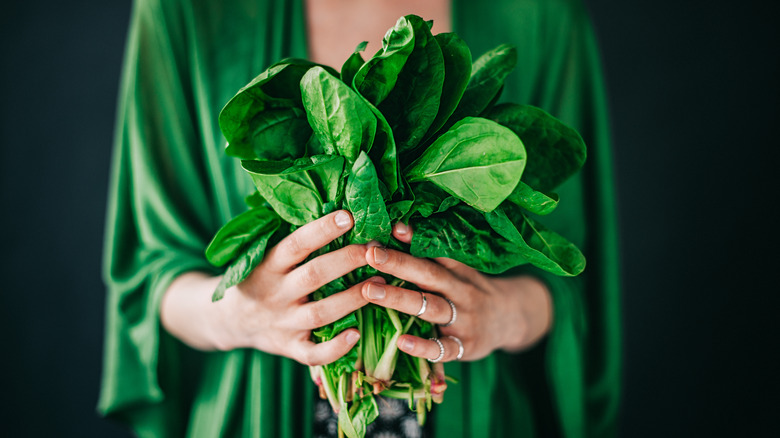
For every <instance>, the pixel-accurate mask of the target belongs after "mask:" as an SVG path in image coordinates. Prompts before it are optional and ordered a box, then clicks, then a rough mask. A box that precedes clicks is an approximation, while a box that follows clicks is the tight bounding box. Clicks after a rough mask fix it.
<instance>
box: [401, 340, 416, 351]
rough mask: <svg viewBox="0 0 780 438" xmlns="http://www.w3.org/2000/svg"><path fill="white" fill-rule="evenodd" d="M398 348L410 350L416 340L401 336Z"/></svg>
mask: <svg viewBox="0 0 780 438" xmlns="http://www.w3.org/2000/svg"><path fill="white" fill-rule="evenodd" d="M398 348H400V349H401V350H404V351H409V350H411V349H412V348H414V341H413V340H411V339H409V338H401V339H399V340H398Z"/></svg>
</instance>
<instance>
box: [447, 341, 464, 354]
mask: <svg viewBox="0 0 780 438" xmlns="http://www.w3.org/2000/svg"><path fill="white" fill-rule="evenodd" d="M447 337H448V338H450V339H452V340H453V341H455V342H457V343H458V355H457V356H455V360H460V359H461V358H462V357H463V342H461V341H460V339H458V338H456V337H455V336H447Z"/></svg>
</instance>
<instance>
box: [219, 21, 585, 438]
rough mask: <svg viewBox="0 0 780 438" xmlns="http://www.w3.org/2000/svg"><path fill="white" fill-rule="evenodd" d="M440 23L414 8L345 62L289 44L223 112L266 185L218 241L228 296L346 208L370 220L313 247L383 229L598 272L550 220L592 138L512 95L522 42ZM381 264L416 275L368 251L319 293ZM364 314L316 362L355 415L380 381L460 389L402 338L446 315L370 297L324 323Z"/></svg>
mask: <svg viewBox="0 0 780 438" xmlns="http://www.w3.org/2000/svg"><path fill="white" fill-rule="evenodd" d="M431 25H432V24H431V23H430V22H426V21H424V20H423V19H422V18H420V17H417V16H414V15H409V16H406V17H402V18H400V19H399V20H398V22H397V24H396V25H395V26H394V27H393V28H392V29H390V30H389V31H388V32H387V34H386V35H385V38H384V40H383V45H382V49H381V50H379V51H378V52H377V53H376V54H375V55H374V56H373V57H371V58H370V59H368V60H364V59H363V57H362V55H361V52H362V51H363V50H364V49H365V43H362V44H361V45H359V46H358V47H357V49H356V50H355V52H354V53H353V54H352V55H351V56H350V57H349V58H348V59H347V60H346V62H345V63H344V64H343V66H342V67H341V71H340V72H337V71H336V70H334V69H333V68H331V67H327V66H323V65H318V64H315V63H312V62H310V61H306V60H301V59H284V60H282V61H279V62H278V63H276V64H274V65H272V66H271V67H270V68H268V70H266V71H265V72H263V73H262V74H261V75H259V76H258V77H256V78H255V79H254V80H252V81H251V82H250V83H249V84H247V85H246V86H245V87H243V88H242V89H241V90H239V92H238V93H237V94H236V95H235V96H234V97H233V98H232V99H231V100H230V101H229V102H228V103H227V105H226V106H225V107H224V109H223V110H222V112H221V113H220V116H219V124H220V128H221V129H222V132H223V134H224V136H225V137H226V139H227V141H228V146H227V148H226V153H227V154H229V155H231V156H233V157H236V158H239V159H241V160H242V161H241V165H242V167H243V169H244V170H246V172H247V173H248V174H249V175H250V176H251V178H252V180H253V181H254V184H255V186H256V187H257V191H256V192H255V193H253V194H252V195H250V196H249V197H248V198H247V205H248V206H249V210H248V211H246V212H245V213H243V214H241V215H239V216H237V217H235V218H234V219H232V220H231V221H230V222H228V223H227V224H226V225H225V226H224V227H223V228H222V229H221V230H219V232H218V233H217V235H216V236H215V237H214V240H213V241H212V242H211V244H210V245H209V247H208V248H207V250H206V255H207V257H208V259H209V260H210V262H211V263H213V264H214V265H216V266H219V267H222V266H227V268H226V271H225V275H224V276H223V278H222V281H221V282H220V283H219V286H218V287H217V290H216V291H215V292H214V296H213V299H214V300H215V301H216V300H219V299H220V298H222V296H223V294H224V292H225V290H226V289H227V288H229V287H231V286H233V285H236V284H238V283H240V282H241V281H243V280H244V279H245V278H246V277H247V275H248V274H249V273H250V272H251V270H252V269H253V268H254V267H255V266H257V264H258V263H260V261H261V260H262V258H263V254H264V252H265V250H266V248H268V247H269V246H270V245H273V244H275V243H276V242H278V241H279V240H280V239H281V238H283V237H284V236H286V235H288V234H289V233H291V232H292V231H294V230H295V229H296V228H297V227H299V226H301V225H304V224H306V223H308V222H310V221H313V220H315V219H317V218H319V217H321V216H322V215H324V214H327V213H329V212H331V211H334V210H337V209H341V208H344V209H347V210H349V211H351V212H352V214H353V217H354V222H355V224H354V228H353V229H352V230H351V231H350V232H349V233H348V234H347V235H345V236H342V237H341V238H339V239H337V240H336V241H334V242H332V243H331V244H329V245H328V246H326V247H325V248H323V249H322V250H320V251H318V252H317V253H316V254H313V255H312V257H314V256H317V255H319V254H322V253H324V252H328V251H333V250H335V249H337V248H339V247H343V246H346V245H349V244H354V243H367V242H370V241H372V240H376V241H379V242H381V243H382V244H383V245H386V246H388V247H391V248H395V249H399V250H403V251H408V252H410V253H411V254H413V255H415V256H418V257H450V258H453V259H455V260H458V261H460V262H463V263H465V264H467V265H469V266H471V267H473V268H476V269H478V270H480V271H482V272H485V273H489V274H499V273H502V272H504V271H506V270H507V269H509V268H512V267H515V266H518V265H521V264H525V263H531V264H533V265H535V266H538V267H540V268H542V269H545V270H547V271H549V272H552V273H554V274H557V275H565V276H574V275H577V274H579V273H580V272H582V270H583V269H584V267H585V258H584V257H583V255H582V253H581V252H580V251H579V250H578V249H577V247H576V246H574V245H573V244H572V243H570V242H569V241H567V240H566V239H565V238H564V237H562V236H560V235H559V234H557V233H555V232H554V231H552V230H549V229H547V228H545V227H544V226H543V225H542V224H541V223H540V222H539V221H538V219H537V218H538V216H541V215H545V214H548V213H550V212H551V211H553V210H554V209H555V208H556V206H557V205H558V202H559V198H558V196H557V195H556V194H554V193H553V192H552V190H553V189H555V187H556V186H558V185H559V184H561V183H562V182H563V181H564V180H566V179H567V178H569V177H570V176H571V175H572V174H574V173H575V172H576V171H577V170H578V169H579V168H580V167H581V166H582V164H583V162H584V160H585V145H584V143H583V141H582V138H581V137H580V136H579V134H578V133H577V132H576V131H574V130H573V129H571V128H569V127H567V126H565V125H564V124H563V123H561V122H560V121H558V120H557V119H555V118H554V117H552V116H550V115H549V114H547V113H546V112H544V111H542V110H541V109H538V108H535V107H532V106H528V105H517V104H496V102H497V100H498V99H499V96H500V94H501V90H502V87H503V84H504V80H505V78H506V77H507V75H508V74H509V73H510V72H511V71H512V70H513V68H514V66H515V64H516V60H517V54H516V51H515V49H514V48H513V47H511V46H507V45H502V46H499V47H497V48H495V49H493V50H491V51H489V52H488V53H486V54H484V55H482V56H481V57H479V58H478V59H477V60H475V61H473V62H472V57H471V52H470V50H469V48H468V46H467V45H466V44H465V43H464V41H463V40H462V39H461V38H459V37H458V36H457V35H456V34H454V33H441V34H437V35H433V34H432V33H431ZM397 221H403V222H405V223H411V224H412V226H413V228H414V230H415V232H414V237H413V240H412V242H411V244H410V245H404V244H402V243H400V242H398V241H396V240H394V239H392V237H391V226H392V224H393V223H395V222H397ZM378 274H379V275H383V276H384V277H385V278H386V280H387V281H388V282H389V283H391V284H396V285H397V284H401V283H402V282H401V281H400V280H398V279H395V278H390V277H389V276H387V275H384V274H381V273H378V272H377V271H376V270H375V269H373V268H371V267H369V266H366V267H363V268H360V269H358V270H356V271H353V272H351V273H350V274H348V275H346V276H344V277H342V278H339V279H338V280H335V281H333V282H331V283H330V284H328V285H326V286H325V287H323V288H321V289H320V290H317V291H316V292H314V293H313V294H312V297H311V298H312V299H314V300H318V299H322V298H324V297H327V296H329V295H331V294H334V293H338V292H340V291H343V290H345V289H347V288H349V287H350V286H352V285H354V284H357V283H359V282H361V281H363V280H365V279H367V278H369V277H370V276H373V275H378ZM404 287H407V288H412V289H414V288H415V286H414V285H411V284H406V285H404ZM349 327H357V328H358V329H359V330H360V333H361V339H360V341H359V342H358V344H357V345H356V346H355V347H354V348H353V349H352V351H350V353H349V354H347V355H346V356H344V357H342V358H341V359H339V360H337V361H336V362H334V363H332V364H329V365H325V366H322V367H313V368H312V374H313V377H314V378H315V380H316V381H317V382H318V383H319V384H320V387H321V389H322V392H323V393H324V395H325V396H327V398H328V399H329V401H330V403H331V405H332V406H333V408H334V410H335V411H336V412H338V413H339V427H340V428H341V429H342V430H343V431H344V432H345V433H346V435H347V436H349V437H362V436H363V435H364V434H365V428H366V425H367V424H369V423H370V422H372V421H373V420H374V419H375V418H376V417H377V415H378V408H377V404H376V401H375V399H374V395H375V394H377V393H382V394H384V395H387V396H391V397H400V398H405V399H408V401H409V405H410V408H414V407H415V405H416V409H417V411H418V415H419V418H420V421H421V422H422V421H424V417H425V412H426V411H428V410H430V407H431V401H437V402H440V401H441V396H442V393H443V391H444V389H445V388H446V383H445V381H444V372H443V368H442V367H441V366H440V364H437V365H436V366H435V367H434V368H433V369H431V368H430V366H429V363H428V362H427V361H426V360H421V359H418V358H414V357H411V356H408V355H406V354H401V353H399V352H398V350H397V347H396V340H397V339H398V337H399V336H401V335H402V334H405V333H409V334H413V335H416V336H420V337H431V336H435V331H436V329H435V327H434V326H432V325H431V324H430V323H427V322H425V321H423V320H420V319H418V318H416V317H414V316H410V315H405V314H399V313H398V312H396V311H394V310H392V309H385V308H381V307H378V306H375V305H368V306H366V307H364V308H363V309H360V310H359V311H357V312H354V313H353V314H350V315H348V316H347V317H345V318H343V319H341V320H339V321H337V322H335V323H333V324H330V325H328V326H326V327H322V328H320V329H318V330H316V331H314V333H313V337H314V338H315V340H316V341H319V342H324V341H327V340H329V339H332V338H333V337H334V336H336V335H337V334H338V333H340V332H341V331H342V330H344V329H346V328H349Z"/></svg>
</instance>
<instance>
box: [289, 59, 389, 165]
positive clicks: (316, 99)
mask: <svg viewBox="0 0 780 438" xmlns="http://www.w3.org/2000/svg"><path fill="white" fill-rule="evenodd" d="M301 92H302V93H303V104H304V107H305V108H306V115H307V117H308V119H309V124H310V125H311V127H312V129H313V130H314V133H315V134H316V135H317V137H318V138H319V141H320V143H321V144H322V146H323V148H324V150H325V152H326V153H328V154H336V153H337V154H339V155H341V156H343V157H344V158H346V159H347V163H349V165H350V166H351V165H352V163H354V162H355V160H356V159H357V156H358V154H359V153H360V150H361V149H363V150H368V149H370V148H371V144H372V143H373V141H374V135H375V133H376V123H377V121H376V117H374V114H373V113H372V112H371V109H370V108H369V107H368V105H366V103H365V102H364V101H363V99H361V98H360V96H358V95H357V93H356V92H355V91H354V90H352V89H351V88H350V87H349V86H347V85H346V84H344V83H343V82H341V81H340V80H339V79H337V78H336V77H334V76H333V75H331V74H330V73H328V72H327V71H325V70H324V69H323V68H321V67H314V68H312V69H311V70H309V71H308V72H307V73H306V74H305V75H304V76H303V79H301Z"/></svg>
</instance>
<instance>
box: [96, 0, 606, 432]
mask: <svg viewBox="0 0 780 438" xmlns="http://www.w3.org/2000/svg"><path fill="white" fill-rule="evenodd" d="M414 3H415V2H412V1H402V2H382V1H378V0H375V1H368V2H363V3H358V5H363V6H355V5H354V4H350V3H347V2H345V1H332V0H309V1H308V2H296V1H291V0H288V1H270V0H266V1H249V0H235V1H230V2H211V3H208V2H197V4H189V3H188V2H184V1H167V2H158V1H152V0H150V1H139V2H138V3H137V4H136V5H135V7H134V10H133V18H132V22H131V28H130V36H129V41H128V47H127V58H126V63H125V71H124V74H123V82H122V92H121V97H120V99H121V100H120V101H121V103H120V107H119V109H120V112H119V127H118V128H119V130H118V135H117V146H116V152H115V159H114V164H113V166H114V167H113V180H112V192H111V193H112V197H111V201H110V205H109V215H108V222H107V223H108V226H107V251H106V268H107V270H106V277H107V282H108V284H109V300H108V312H107V314H108V320H107V336H106V361H105V372H104V382H103V388H102V393H101V400H100V406H99V408H100V410H101V411H102V412H103V413H104V414H106V415H109V416H113V417H116V418H119V419H121V420H123V421H125V422H127V423H128V424H130V425H131V426H132V427H133V429H134V430H135V431H136V432H137V433H138V434H139V435H140V436H193V437H199V436H203V437H218V436H308V435H310V434H311V429H312V426H311V425H312V422H313V418H312V416H313V407H312V404H313V395H314V390H313V389H312V384H311V383H310V382H309V381H308V380H307V377H306V376H307V371H306V369H305V367H303V366H301V364H320V363H328V362H330V361H333V360H335V359H336V358H338V357H340V356H341V355H343V354H344V353H346V352H347V351H348V350H349V349H350V348H351V346H352V345H354V343H355V342H357V339H358V337H359V333H357V331H356V330H354V329H350V330H346V331H345V332H343V333H342V334H341V335H339V336H338V337H336V338H335V339H333V340H332V341H330V342H327V343H323V344H319V345H314V344H312V343H311V342H310V341H309V333H310V330H311V329H312V328H316V327H317V326H318V325H322V324H324V323H327V322H329V321H332V320H335V319H337V318H339V317H341V316H343V315H345V314H347V313H349V312H351V311H353V310H355V309H357V308H359V307H361V306H363V305H365V304H366V303H368V302H373V303H376V304H379V305H384V306H387V307H392V308H396V309H398V310H400V311H402V312H406V313H411V314H416V313H417V312H418V311H419V310H420V308H421V299H420V294H419V293H418V292H411V291H407V290H403V289H399V288H393V287H389V286H387V285H383V284H382V283H381V281H368V282H366V283H363V284H360V285H357V286H355V287H353V288H351V289H349V290H347V291H345V292H344V293H341V294H337V295H334V296H332V297H330V298H329V299H328V300H323V301H321V302H317V303H311V302H307V300H306V296H307V295H308V293H309V292H311V291H312V290H314V289H316V288H317V287H318V286H319V285H321V284H324V283H325V282H327V281H328V280H330V279H332V278H335V277H338V276H341V275H343V274H345V273H347V272H349V271H351V270H353V269H355V268H357V267H359V266H362V265H364V264H366V263H368V264H370V265H372V266H374V267H376V268H377V269H379V270H381V271H383V272H387V273H389V274H392V275H395V276H397V277H399V278H404V279H407V280H409V281H412V282H414V283H416V284H418V285H420V286H421V287H423V288H424V289H426V290H430V291H433V292H437V293H439V294H440V295H442V296H443V297H446V298H448V299H449V300H450V301H452V303H453V304H454V306H453V307H450V305H449V303H448V302H447V301H446V300H445V299H444V298H443V297H440V296H437V295H433V294H429V295H427V296H428V297H429V301H428V307H427V309H426V311H425V313H424V314H423V318H425V319H428V320H429V321H431V322H434V323H437V324H446V323H448V322H450V321H451V320H452V319H453V318H454V317H455V314H454V311H455V309H457V319H456V321H455V323H454V324H452V325H450V326H448V327H444V328H442V329H441V332H442V334H443V335H451V336H454V337H457V338H458V339H460V340H461V341H462V343H463V356H462V358H461V361H454V359H455V358H456V356H457V355H458V352H459V346H458V345H457V343H456V341H455V340H453V339H452V338H449V337H444V336H443V337H442V339H441V342H442V347H443V348H444V358H443V360H444V361H447V362H448V363H447V365H446V370H447V373H448V374H450V375H453V376H457V377H459V378H460V383H459V384H456V385H450V387H449V388H448V390H447V392H446V394H445V401H444V403H443V404H442V405H439V406H436V407H435V408H434V416H433V423H434V424H432V429H433V433H434V434H435V435H436V436H448V437H456V436H458V437H459V436H464V437H468V436H534V435H539V436H555V435H561V436H567V437H575V436H600V435H609V434H611V433H613V432H614V427H615V420H616V407H617V391H618V379H619V375H618V358H619V351H618V343H619V342H618V341H619V338H618V335H619V332H618V327H617V308H618V307H617V306H618V301H617V280H616V266H615V252H614V251H615V249H614V247H615V237H614V217H613V212H612V199H613V195H612V187H611V173H610V157H609V153H610V152H609V149H608V141H607V140H608V139H607V134H606V121H605V117H604V114H605V111H604V102H603V90H602V85H601V80H600V72H599V68H598V62H597V55H596V52H595V45H594V41H593V36H592V31H591V29H590V27H589V23H588V21H587V18H586V15H585V13H584V11H583V10H582V6H581V5H580V4H579V3H578V2H574V1H556V2H550V1H539V2H534V1H508V0H502V1H497V2H491V3H490V4H489V6H484V5H477V4H476V2H466V1H455V2H453V3H451V4H450V3H448V2H445V1H440V0H439V1H432V2H423V3H425V5H424V7H425V10H419V9H415V8H414V6H415V5H414ZM367 4H368V5H369V6H367V8H368V10H370V13H368V12H365V11H363V10H361V9H356V8H361V7H366V6H365V5H367ZM407 6H409V7H407ZM326 11H330V12H332V13H333V16H334V17H335V20H336V21H335V25H334V21H333V20H334V18H331V17H328V16H326V14H325V12H326ZM406 13H417V14H419V15H421V16H423V17H425V18H426V19H427V18H434V21H435V27H434V32H435V33H438V32H443V31H448V30H450V29H449V28H448V27H449V25H451V26H452V28H453V29H452V30H454V31H456V32H458V34H459V35H460V36H461V37H463V38H464V40H465V41H466V42H467V43H468V44H469V46H470V48H471V49H472V51H473V53H474V54H475V56H476V55H479V54H481V53H482V52H484V51H486V50H487V49H489V48H492V47H493V46H495V45H498V44H499V43H510V44H515V45H517V46H518V51H519V53H520V61H519V62H518V65H519V67H518V71H517V73H515V74H513V75H512V76H510V78H508V79H507V85H506V88H505V90H504V99H506V100H509V101H515V102H522V103H531V104H535V105H537V106H540V107H542V108H544V109H546V110H547V111H549V112H551V113H552V114H554V115H556V116H557V117H559V118H561V119H563V120H564V121H565V122H567V123H569V124H571V125H573V126H574V127H576V128H577V129H578V130H580V132H581V133H582V134H583V136H584V138H585V140H586V143H587V144H588V145H589V159H588V163H587V164H586V167H585V168H584V169H583V171H582V172H580V174H579V175H578V176H576V177H575V178H573V179H572V180H571V181H569V182H567V183H566V184H565V185H564V186H562V187H561V189H560V195H561V197H562V198H563V199H564V200H565V201H564V202H562V203H561V207H560V209H559V211H556V213H554V214H553V216H551V217H549V219H548V220H547V222H548V223H549V224H550V225H551V227H552V228H553V229H556V230H559V231H560V232H561V233H562V234H563V235H565V236H566V237H567V238H569V239H570V240H572V241H573V242H574V243H575V244H577V245H578V246H579V247H580V248H583V250H584V252H585V254H586V256H587V257H588V261H589V267H588V268H587V270H586V273H585V274H583V275H582V276H580V277H577V278H567V279H562V278H557V277H553V276H550V275H547V274H545V273H542V272H540V271H538V270H535V269H532V268H524V269H520V270H517V272H513V276H510V277H504V278H491V277H487V276H483V275H481V274H479V273H477V272H476V271H473V270H471V269H470V268H467V267H465V266H463V265H460V264H458V263H456V262H453V261H451V260H447V259H441V260H436V261H431V260H423V259H416V258H413V257H411V256H409V255H406V254H402V253H399V252H395V251H391V250H385V249H383V248H380V247H376V246H370V245H366V246H363V245H353V246H350V247H347V248H344V249H342V250H339V251H336V252H334V253H330V254H326V255H322V256H320V257H318V258H315V259H314V260H312V261H309V262H308V263H306V264H303V265H299V264H300V263H301V262H302V261H303V260H304V259H305V258H306V257H307V256H308V255H309V253H311V252H312V251H313V250H315V249H317V248H318V247H320V246H322V245H324V244H326V243H327V242H329V241H330V240H332V239H334V238H335V237H337V236H339V235H341V234H343V233H345V232H346V231H348V230H349V228H350V227H351V226H352V220H351V216H350V215H349V214H348V213H347V212H343V211H342V212H334V213H332V214H330V215H327V216H325V217H323V218H321V219H319V220H317V221H315V222H313V223H311V224H308V225H306V226H304V227H302V228H300V229H299V230H297V231H296V232H295V233H293V234H292V235H291V236H289V237H288V238H286V239H285V240H283V241H282V242H280V243H279V244H278V245H277V246H276V247H274V248H273V249H272V250H270V251H269V253H268V254H267V256H266V258H265V259H264V261H263V263H262V264H261V265H260V266H258V268H257V269H255V271H254V272H253V273H252V275H250V277H249V278H248V279H247V280H246V281H245V282H244V283H242V284H241V285H239V286H237V287H236V288H234V289H233V290H228V291H227V293H226V295H225V299H224V300H222V301H221V302H219V303H216V304H212V303H211V302H210V294H211V292H212V291H213V289H214V286H215V284H216V282H217V281H218V280H219V279H218V277H216V273H215V272H214V271H213V269H212V268H211V267H210V266H209V265H208V263H207V262H206V260H205V258H204V256H203V249H204V248H205V246H206V245H207V244H208V242H209V240H210V238H211V237H212V236H213V235H214V233H215V231H216V230H217V229H218V228H219V227H220V226H221V225H222V224H223V223H225V222H226V221H227V220H229V219H230V218H231V217H233V216H235V215H236V214H238V213H240V212H241V211H243V209H244V206H243V197H244V196H245V195H246V194H248V193H250V192H251V191H252V186H251V181H249V178H247V177H246V175H245V174H244V172H243V171H242V170H240V168H239V166H238V163H237V160H235V159H232V158H230V157H227V156H225V155H224V153H223V151H222V142H223V140H222V138H221V134H220V132H219V128H218V125H217V123H216V119H217V115H218V113H219V110H220V109H221V107H222V106H223V105H224V103H225V102H227V100H228V99H229V98H230V97H231V96H232V95H233V94H234V93H235V92H236V91H237V90H238V89H239V88H240V87H241V86H243V85H244V84H245V83H247V82H248V81H249V80H250V79H251V78H252V77H254V76H255V75H257V74H258V73H259V72H261V71H263V70H264V69H265V67H267V66H268V65H270V64H271V63H272V62H274V61H276V60H278V59H281V58H283V57H286V56H296V57H311V58H313V59H314V60H316V61H321V62H325V63H328V64H336V65H335V66H336V67H338V66H339V65H338V62H340V61H341V60H344V59H346V56H347V54H348V53H349V51H350V50H351V48H352V47H354V46H355V45H356V43H357V42H360V41H362V40H363V39H366V37H361V36H360V35H362V34H363V32H364V31H365V32H367V31H368V30H372V32H375V31H376V29H377V28H378V29H381V30H382V31H384V30H385V29H387V28H389V27H391V26H392V24H393V23H394V21H395V19H396V18H398V16H400V15H404V14H406ZM305 17H308V18H305ZM449 18H451V20H448V19H449ZM355 23H362V25H363V26H365V28H364V29H361V28H360V27H356V26H358V25H357V24H355ZM352 27H356V29H355V30H354V33H353V31H352V30H350V28H352ZM334 29H338V31H339V32H341V33H342V34H341V35H339V36H338V38H334V39H333V40H329V39H328V38H327V36H328V35H331V34H333V33H334V32H336V31H335V30H334ZM307 37H308V39H307ZM368 38H374V39H377V37H376V36H375V35H373V34H372V35H369V36H368ZM307 41H308V44H307ZM336 44H344V45H346V46H347V47H348V48H347V49H344V48H343V47H342V48H341V49H337V48H336V47H335V45H336ZM377 47H378V42H375V43H374V44H372V45H371V46H369V50H375V49H376V48H377ZM330 48H332V49H333V50H330ZM344 50H346V52H344ZM340 52H343V53H345V54H344V55H343V56H342V55H339V56H338V57H336V56H335V55H332V54H334V53H340ZM331 56H333V58H331ZM412 232H413V230H410V229H408V228H406V227H404V226H403V225H397V226H396V227H395V228H394V236H395V237H396V238H398V239H399V240H403V241H408V240H409V239H410V238H411V234H412ZM540 340H543V341H542V342H539V341H540ZM399 348H400V349H401V350H403V351H405V352H407V353H409V354H412V355H415V356H419V357H425V358H429V359H433V358H435V357H437V356H439V353H440V348H439V345H438V344H437V343H436V342H434V341H430V340H425V339H419V338H414V337H411V336H404V337H402V338H401V339H400V340H399ZM291 359H292V360H291Z"/></svg>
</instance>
